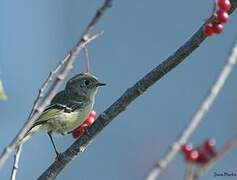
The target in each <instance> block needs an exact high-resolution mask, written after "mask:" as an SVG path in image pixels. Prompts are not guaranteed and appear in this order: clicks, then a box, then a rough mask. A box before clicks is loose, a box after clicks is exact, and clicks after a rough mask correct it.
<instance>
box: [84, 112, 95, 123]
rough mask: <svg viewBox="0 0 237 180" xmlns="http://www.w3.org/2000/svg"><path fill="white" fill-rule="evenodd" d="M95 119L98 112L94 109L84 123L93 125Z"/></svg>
mask: <svg viewBox="0 0 237 180" xmlns="http://www.w3.org/2000/svg"><path fill="white" fill-rule="evenodd" d="M95 119H96V112H95V111H94V110H93V111H91V112H90V114H89V116H88V118H87V119H86V120H85V121H84V123H86V124H88V125H91V124H93V123H94V121H95Z"/></svg>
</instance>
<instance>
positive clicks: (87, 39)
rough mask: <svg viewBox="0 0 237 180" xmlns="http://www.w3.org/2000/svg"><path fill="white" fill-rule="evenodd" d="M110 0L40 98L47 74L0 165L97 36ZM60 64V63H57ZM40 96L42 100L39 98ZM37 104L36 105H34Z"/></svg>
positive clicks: (1, 157)
mask: <svg viewBox="0 0 237 180" xmlns="http://www.w3.org/2000/svg"><path fill="white" fill-rule="evenodd" d="M111 1H112V0H105V2H104V4H103V5H102V7H101V8H100V9H99V10H98V11H97V13H96V15H95V16H94V18H93V19H92V20H91V22H90V23H89V25H88V26H87V28H86V30H85V31H84V33H83V34H82V37H81V39H80V40H79V42H78V43H77V44H76V46H75V47H74V48H73V49H72V50H71V51H70V52H69V54H68V55H67V56H66V57H65V58H64V59H63V60H62V61H61V62H60V63H62V64H64V63H65V64H64V65H63V66H62V69H61V71H60V73H58V75H57V76H56V77H55V79H54V81H53V82H52V83H51V86H50V87H48V91H47V92H46V94H45V96H44V97H43V98H42V91H41V90H42V89H44V87H45V86H47V85H48V82H49V81H51V75H52V74H53V72H52V73H51V75H49V77H48V79H47V80H46V82H45V83H44V84H43V86H42V88H41V90H40V92H39V95H38V97H37V100H36V102H35V103H34V106H33V109H32V112H31V113H30V115H29V118H28V120H27V122H26V123H25V124H24V126H23V128H22V129H21V130H20V131H19V133H18V134H17V136H16V137H15V138H14V139H13V140H12V142H11V143H10V144H9V145H8V146H7V147H6V148H5V149H4V151H3V152H2V154H1V156H0V167H2V165H3V164H4V163H5V161H6V160H7V158H8V157H9V156H10V154H11V153H12V152H13V151H14V149H15V148H16V147H17V146H18V142H19V140H20V139H22V138H23V137H24V134H25V133H26V132H27V131H28V129H29V128H30V127H31V125H32V124H33V123H34V121H35V120H36V119H37V118H38V117H39V116H40V114H41V113H42V112H43V110H44V109H45V107H46V106H47V105H48V104H49V103H50V101H51V100H52V98H53V97H54V96H55V94H56V92H57V90H58V88H59V87H60V85H61V84H62V83H63V80H64V79H65V77H66V76H67V75H68V73H69V72H70V71H71V69H72V68H73V64H74V62H75V60H76V58H77V56H78V55H79V53H80V52H81V50H82V49H83V48H84V46H85V45H86V44H88V43H90V42H91V41H92V40H94V39H95V38H97V37H98V36H99V35H100V34H96V35H94V36H92V37H91V35H90V34H91V31H92V30H93V29H94V28H95V25H96V24H97V23H98V21H99V20H100V19H101V17H102V15H103V14H104V13H105V11H106V10H107V8H109V7H110V6H111ZM59 66H60V65H59ZM56 69H57V68H56ZM41 98H42V100H41ZM36 106H37V107H36Z"/></svg>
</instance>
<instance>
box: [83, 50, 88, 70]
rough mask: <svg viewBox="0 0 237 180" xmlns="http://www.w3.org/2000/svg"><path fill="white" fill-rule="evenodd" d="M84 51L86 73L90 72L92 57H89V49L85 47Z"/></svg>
mask: <svg viewBox="0 0 237 180" xmlns="http://www.w3.org/2000/svg"><path fill="white" fill-rule="evenodd" d="M83 50H84V56H85V65H86V72H87V73H88V72H90V57H89V52H88V49H87V47H86V46H85V47H84V48H83Z"/></svg>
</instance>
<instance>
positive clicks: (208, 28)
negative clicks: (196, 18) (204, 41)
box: [203, 23, 215, 36]
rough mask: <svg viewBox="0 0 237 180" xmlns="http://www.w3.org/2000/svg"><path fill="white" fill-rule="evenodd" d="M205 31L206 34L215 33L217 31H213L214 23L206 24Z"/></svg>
mask: <svg viewBox="0 0 237 180" xmlns="http://www.w3.org/2000/svg"><path fill="white" fill-rule="evenodd" d="M203 32H204V34H205V35H206V36H212V35H214V34H215V32H214V31H213V24H212V23H208V24H206V25H205V26H204V29H203Z"/></svg>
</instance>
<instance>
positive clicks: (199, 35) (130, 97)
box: [38, 0, 237, 180]
mask: <svg viewBox="0 0 237 180" xmlns="http://www.w3.org/2000/svg"><path fill="white" fill-rule="evenodd" d="M231 2H232V9H231V12H232V11H233V10H234V9H235V8H236V6H237V0H232V1H231ZM202 29H203V26H202V27H200V29H199V30H198V31H197V32H196V33H195V34H194V35H193V36H192V37H191V38H190V39H189V40H188V41H187V42H186V43H185V44H184V45H183V46H181V47H180V48H179V49H178V50H177V51H176V52H175V53H174V54H173V55H171V56H170V57H168V58H167V59H166V60H165V61H164V62H163V63H161V64H160V65H159V66H157V67H156V68H154V69H153V70H152V71H150V72H149V73H148V74H146V75H145V76H144V77H143V78H142V79H141V80H139V81H138V82H137V83H136V84H135V85H134V86H132V87H131V88H129V89H127V91H126V92H125V93H124V94H123V95H122V96H121V97H120V98H119V99H118V100H117V101H116V102H115V103H114V104H112V105H111V106H110V107H109V108H108V109H106V110H105V111H104V112H103V113H102V114H101V115H100V116H99V117H98V118H97V119H96V121H95V123H94V124H93V125H92V126H91V127H90V128H89V130H88V133H86V134H84V135H83V136H81V137H80V138H79V139H78V140H77V141H75V142H74V143H73V144H72V145H71V146H70V147H69V148H68V149H67V150H66V151H65V152H64V153H62V154H61V156H60V157H59V158H58V159H56V160H55V161H54V162H53V164H52V165H50V167H49V168H48V169H47V170H46V171H45V172H44V173H43V174H42V175H41V176H40V177H39V178H38V179H39V180H46V179H55V178H56V176H57V175H58V174H59V173H60V172H61V171H62V169H63V168H64V167H65V166H66V165H67V164H68V163H69V162H70V161H71V160H72V159H73V158H75V156H76V155H78V154H80V153H81V152H83V151H84V150H85V149H86V147H87V145H88V144H89V143H90V142H91V141H92V140H93V139H94V138H95V136H96V135H97V134H98V133H99V132H100V131H102V129H103V128H104V127H105V126H106V125H107V124H109V123H110V122H111V121H112V120H113V119H114V118H115V117H116V116H117V115H118V114H120V113H121V112H122V111H124V110H125V109H126V107H127V106H128V105H129V104H130V103H131V102H132V101H134V100H135V99H136V98H137V97H138V96H140V95H142V94H143V93H144V92H145V91H146V90H147V89H148V88H149V87H150V86H152V85H153V84H154V83H155V82H157V81H158V80H159V79H161V78H162V77H163V76H164V75H165V74H166V73H168V72H169V71H170V70H172V69H173V68H174V67H176V66H177V65H178V64H179V63H181V62H182V61H183V60H184V59H185V58H186V57H187V56H188V55H190V54H191V53H192V52H193V51H194V50H195V49H196V48H197V47H198V46H199V45H200V44H201V43H202V42H203V41H204V40H205V38H206V37H205V35H204V34H203V31H202Z"/></svg>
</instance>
